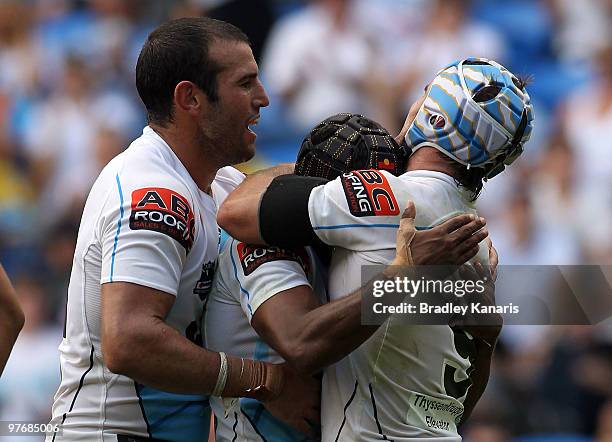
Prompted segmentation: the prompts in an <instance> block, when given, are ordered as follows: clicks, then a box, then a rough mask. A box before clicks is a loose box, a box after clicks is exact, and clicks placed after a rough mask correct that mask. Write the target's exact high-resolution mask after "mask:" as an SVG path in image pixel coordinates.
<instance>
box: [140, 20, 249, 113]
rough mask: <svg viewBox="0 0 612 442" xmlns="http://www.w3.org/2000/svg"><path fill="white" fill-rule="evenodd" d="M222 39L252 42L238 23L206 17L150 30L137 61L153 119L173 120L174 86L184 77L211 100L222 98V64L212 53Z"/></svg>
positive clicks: (141, 85)
mask: <svg viewBox="0 0 612 442" xmlns="http://www.w3.org/2000/svg"><path fill="white" fill-rule="evenodd" d="M218 40H222V41H231V42H244V43H247V44H250V43H249V39H248V37H247V36H246V35H245V34H244V33H243V32H242V31H241V30H240V29H238V28H237V27H236V26H234V25H231V24H229V23H226V22H224V21H220V20H214V19H210V18H206V17H187V18H179V19H176V20H171V21H169V22H166V23H164V24H162V25H160V26H159V27H157V28H156V29H155V30H154V31H153V32H151V34H149V37H148V38H147V41H146V42H145V44H144V46H143V47H142V50H141V51H140V55H139V56H138V62H137V63H136V89H137V90H138V94H139V95H140V99H141V100H142V102H143V103H144V105H145V107H146V109H147V121H148V122H149V123H156V124H160V125H164V124H165V123H168V122H170V121H172V118H173V108H172V102H173V97H174V89H175V87H176V85H177V84H178V83H180V82H181V81H191V82H193V83H194V84H195V85H197V86H198V87H199V88H200V89H202V91H204V93H205V94H206V96H207V97H208V99H209V100H210V101H212V102H216V101H217V100H218V98H219V97H218V95H217V74H218V73H219V71H220V70H221V67H220V66H219V63H218V61H217V60H213V59H212V58H210V54H209V50H210V46H211V44H212V42H214V41H218Z"/></svg>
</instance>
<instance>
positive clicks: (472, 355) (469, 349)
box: [444, 329, 476, 400]
mask: <svg viewBox="0 0 612 442" xmlns="http://www.w3.org/2000/svg"><path fill="white" fill-rule="evenodd" d="M451 330H452V331H453V341H454V346H455V350H456V351H457V353H459V356H461V357H462V358H465V359H468V360H469V361H470V368H468V369H467V370H466V374H467V379H463V380H460V381H456V380H455V374H456V373H457V371H459V370H458V369H457V368H456V367H454V366H452V365H450V364H449V363H448V362H445V363H444V390H445V391H446V394H447V395H448V396H451V397H454V398H455V399H457V400H459V399H461V398H464V397H465V395H466V393H467V391H468V388H470V387H471V385H472V383H473V382H472V379H471V377H470V376H471V374H472V372H473V371H474V367H473V366H472V365H471V364H473V363H474V360H475V359H476V344H475V343H474V339H473V338H472V337H471V336H469V335H467V334H466V333H465V332H464V331H462V330H455V329H451Z"/></svg>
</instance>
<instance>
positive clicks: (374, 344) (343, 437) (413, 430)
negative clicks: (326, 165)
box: [309, 170, 487, 442]
mask: <svg viewBox="0 0 612 442" xmlns="http://www.w3.org/2000/svg"><path fill="white" fill-rule="evenodd" d="M468 195H469V193H468V192H466V191H465V190H462V189H460V188H458V186H457V184H456V183H455V181H454V179H453V178H452V177H450V176H448V175H445V174H443V173H439V172H431V171H423V170H420V171H412V172H407V173H405V174H403V175H402V176H400V177H395V176H393V175H391V174H389V173H387V172H384V171H356V172H351V173H348V174H345V175H343V176H342V177H340V178H338V179H336V180H334V181H332V182H330V183H328V184H326V185H325V186H319V187H317V188H315V189H314V190H313V191H312V193H311V196H310V200H309V213H310V220H311V223H312V225H313V228H314V229H315V231H316V233H317V235H318V236H319V238H320V239H321V240H323V241H324V242H325V243H327V244H329V245H334V246H337V248H336V250H335V251H334V256H333V259H332V264H331V267H330V271H329V287H328V288H329V296H330V299H332V300H333V299H337V298H340V297H342V296H345V295H347V294H348V293H350V292H351V291H353V290H354V289H356V288H358V287H359V286H360V285H361V267H362V266H363V265H368V264H369V265H372V264H388V263H389V262H390V261H391V260H392V259H393V257H394V256H395V241H396V231H397V227H398V226H399V219H400V217H401V213H402V211H403V209H404V208H405V206H406V203H407V201H408V200H409V199H410V200H412V201H413V202H414V203H415V205H416V209H417V210H416V220H415V222H416V226H417V228H420V229H423V228H430V227H432V226H435V225H436V224H439V223H441V222H443V221H445V220H446V219H448V218H450V217H451V216H453V215H456V214H459V213H466V212H468V213H475V210H474V207H473V204H472V203H471V202H470V201H469V196H468ZM478 259H481V260H483V262H487V258H486V250H485V248H483V247H482V246H481V250H480V252H479V256H478ZM398 322H399V321H398V318H397V317H394V316H391V317H390V318H389V319H388V320H387V321H386V322H385V323H384V324H383V325H381V327H380V328H379V329H378V330H377V332H376V333H375V334H374V335H372V336H371V337H370V338H369V339H368V340H367V341H366V342H364V343H363V344H362V345H361V346H360V347H359V348H357V349H356V350H355V351H354V352H353V353H351V354H350V355H349V356H347V357H346V358H344V359H342V360H341V361H339V362H338V363H336V364H334V365H332V366H330V367H329V368H328V369H327V370H326V371H325V375H324V378H323V396H322V409H321V419H322V426H323V441H337V440H340V441H357V440H359V441H380V440H394V441H396V442H397V441H402V442H404V441H412V440H417V439H424V438H435V439H436V440H448V441H460V440H461V437H460V436H459V435H458V433H457V423H458V422H459V419H460V417H461V415H462V413H463V401H464V400H465V397H466V394H467V388H468V387H469V385H470V381H469V379H468V373H469V372H470V368H471V363H470V360H469V358H468V356H469V353H468V352H467V351H466V349H468V348H469V347H471V346H472V345H473V343H472V342H471V341H470V338H469V337H468V336H467V335H465V334H464V333H462V332H458V333H454V332H453V331H452V330H451V328H450V327H448V326H434V325H429V326H424V325H420V326H416V325H415V326H411V325H404V324H399V323H398Z"/></svg>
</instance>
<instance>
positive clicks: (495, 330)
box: [449, 245, 504, 348]
mask: <svg viewBox="0 0 612 442" xmlns="http://www.w3.org/2000/svg"><path fill="white" fill-rule="evenodd" d="M491 247H493V246H492V245H491ZM493 250H494V251H495V249H494V248H493ZM495 259H497V253H495ZM490 262H491V261H490ZM495 267H497V262H495ZM459 275H460V278H461V279H462V280H464V281H468V280H472V281H474V282H478V281H482V282H483V283H484V291H483V292H482V293H472V294H470V295H466V296H465V298H463V299H462V301H463V302H466V303H468V304H469V303H475V302H478V303H480V305H481V306H492V305H495V284H494V280H493V276H492V274H491V271H490V269H489V268H486V267H484V266H483V265H482V264H481V263H479V262H477V263H476V264H474V266H471V265H470V264H465V265H464V266H462V267H461V268H460V269H459ZM468 312H469V310H468ZM503 322H504V320H503V318H502V316H501V315H500V314H499V313H487V314H480V313H479V314H476V315H470V314H467V315H466V316H460V315H455V316H453V317H452V318H451V320H450V321H449V325H450V326H451V327H452V328H456V329H460V330H464V331H466V332H468V333H469V334H470V335H472V336H473V337H474V338H477V339H480V340H482V341H483V342H484V343H485V344H486V345H487V346H488V347H490V348H493V347H495V344H496V342H497V338H498V337H499V334H500V333H501V330H502V325H503Z"/></svg>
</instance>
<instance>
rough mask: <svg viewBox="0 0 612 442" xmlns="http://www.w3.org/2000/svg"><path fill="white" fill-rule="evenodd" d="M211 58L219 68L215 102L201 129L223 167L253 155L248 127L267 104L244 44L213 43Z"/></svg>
mask: <svg viewBox="0 0 612 442" xmlns="http://www.w3.org/2000/svg"><path fill="white" fill-rule="evenodd" d="M210 57H211V58H213V59H214V60H215V61H216V62H217V64H218V65H219V66H220V67H221V70H220V72H219V73H218V74H217V95H218V101H217V102H215V103H210V104H209V106H208V109H207V112H206V113H205V114H203V116H202V121H201V124H200V125H201V130H202V132H203V134H204V135H205V137H206V139H207V140H208V142H213V143H214V146H213V149H214V151H215V154H217V155H219V156H220V157H222V162H223V163H224V164H237V163H241V162H243V161H247V160H249V159H251V158H252V157H253V155H255V139H256V138H257V135H256V134H255V132H253V130H252V129H251V128H250V127H249V126H251V127H252V126H253V125H255V124H257V122H258V121H259V109H260V108H262V107H265V106H267V105H268V104H269V99H268V95H267V94H266V91H265V90H264V87H263V85H262V84H261V82H260V81H259V77H258V69H257V63H256V62H255V59H254V58H253V52H252V51H251V48H250V47H249V45H247V44H246V43H242V42H227V41H216V42H214V43H213V44H212V45H211V47H210Z"/></svg>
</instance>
